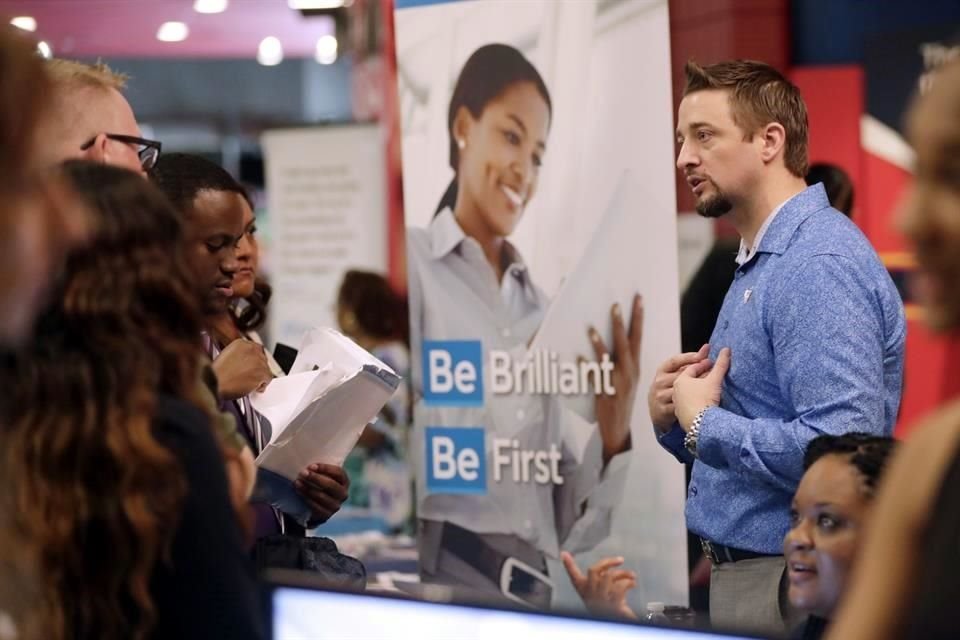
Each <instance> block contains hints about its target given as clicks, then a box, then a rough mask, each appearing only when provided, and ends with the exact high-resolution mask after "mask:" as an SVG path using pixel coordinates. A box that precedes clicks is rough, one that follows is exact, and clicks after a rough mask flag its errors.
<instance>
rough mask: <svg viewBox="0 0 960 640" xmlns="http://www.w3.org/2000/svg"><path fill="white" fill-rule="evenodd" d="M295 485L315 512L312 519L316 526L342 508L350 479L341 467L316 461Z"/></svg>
mask: <svg viewBox="0 0 960 640" xmlns="http://www.w3.org/2000/svg"><path fill="white" fill-rule="evenodd" d="M293 486H294V487H295V488H296V490H297V493H299V494H300V497H302V498H303V499H304V501H306V503H307V505H308V506H309V507H310V511H312V512H313V514H312V517H311V518H310V521H311V523H312V524H313V525H314V526H316V525H317V524H322V523H324V522H326V521H327V520H329V519H330V518H331V516H333V514H335V513H336V512H337V511H339V510H340V505H342V504H343V502H344V501H345V500H346V499H347V489H349V487H350V479H349V478H348V477H347V474H346V472H344V470H343V468H341V467H337V466H334V465H332V464H320V463H315V464H311V465H309V466H307V468H306V469H304V470H303V471H301V472H300V475H299V476H297V479H296V481H294V483H293Z"/></svg>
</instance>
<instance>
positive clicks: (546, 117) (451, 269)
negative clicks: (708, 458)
mask: <svg viewBox="0 0 960 640" xmlns="http://www.w3.org/2000/svg"><path fill="white" fill-rule="evenodd" d="M552 110H553V105H552V103H551V100H550V94H549V91H548V90H547V87H546V85H545V83H544V81H543V79H542V78H541V77H540V74H539V73H538V72H537V70H536V69H535V68H534V67H533V65H532V64H531V63H530V62H529V61H528V60H527V59H526V58H524V56H523V55H522V54H521V53H520V52H519V51H517V50H516V49H514V48H512V47H510V46H507V45H503V44H490V45H486V46H483V47H480V48H479V49H477V50H476V51H475V52H474V53H473V54H472V55H471V56H470V58H469V59H468V60H467V62H466V64H465V65H464V67H463V69H462V70H461V72H460V76H459V78H458V79H457V83H456V87H455V88H454V91H453V96H452V98H451V100H450V107H449V112H448V120H447V129H448V133H449V136H450V145H449V154H450V156H449V161H450V167H451V168H452V169H453V171H454V174H455V175H454V178H453V180H452V181H451V183H450V186H449V188H448V189H447V191H446V193H445V194H444V195H443V198H442V199H441V202H440V205H439V207H438V208H437V211H436V215H435V216H434V218H433V220H432V221H431V223H430V225H429V226H428V227H427V228H425V229H411V230H410V232H409V238H408V255H409V279H410V306H411V345H412V347H413V350H412V351H413V354H414V375H413V377H414V380H413V383H414V387H415V400H416V409H415V414H416V415H415V423H416V424H415V437H414V439H413V442H414V443H415V444H414V445H413V446H414V451H415V452H416V455H422V456H423V459H422V460H420V461H419V464H418V465H417V468H418V478H417V481H418V495H419V496H420V502H419V506H418V515H419V517H420V518H421V519H420V522H419V536H418V542H419V547H420V570H421V577H422V579H423V580H424V581H428V582H444V583H450V584H454V585H460V586H464V587H469V588H471V589H475V590H478V591H480V592H484V593H487V594H490V595H491V596H492V597H495V598H501V599H503V598H505V599H508V600H512V601H516V602H523V603H525V604H529V605H534V606H538V607H545V606H549V604H550V601H551V597H552V592H553V583H552V581H551V578H550V577H549V575H548V569H547V562H546V561H547V558H556V557H557V556H558V554H559V551H560V548H561V546H562V547H563V548H566V549H569V550H571V551H574V552H576V551H580V550H586V549H590V548H593V547H594V546H596V544H597V543H598V542H600V541H601V540H603V539H605V538H606V537H607V536H608V535H609V532H610V519H611V513H612V510H613V508H614V507H615V506H616V505H617V504H619V503H620V501H621V497H622V492H623V482H624V480H625V477H626V472H627V465H628V456H627V455H622V454H624V453H625V452H627V451H628V450H629V449H630V447H631V440H630V417H631V413H632V409H633V404H634V398H635V393H636V386H637V383H638V381H639V378H640V372H639V348H640V333H641V326H642V318H643V311H642V306H641V301H640V298H639V296H637V297H636V298H635V299H634V303H633V309H630V310H621V309H620V308H619V306H614V307H613V308H612V310H611V320H612V325H613V336H614V343H615V346H616V348H615V353H614V354H612V356H611V354H610V353H609V352H608V350H607V347H606V345H604V343H603V340H602V339H601V337H600V335H599V333H598V332H597V331H596V330H595V329H594V328H592V327H584V331H588V332H589V336H590V338H591V342H592V344H593V346H594V351H595V353H594V354H591V355H594V356H595V357H596V360H597V362H596V363H594V362H590V363H586V362H582V363H560V366H561V367H565V369H564V370H565V371H568V372H569V371H571V367H572V368H579V369H580V370H582V371H587V370H588V366H585V365H589V366H593V367H594V368H595V369H596V371H599V370H600V367H599V366H598V363H601V362H602V363H604V367H605V368H604V369H603V370H604V371H605V374H604V375H605V376H606V377H605V378H604V383H603V384H600V381H599V377H600V376H599V374H597V375H596V377H595V378H594V385H595V386H594V387H592V388H590V387H589V376H588V374H587V373H583V374H582V376H578V377H577V378H576V379H574V378H573V376H567V378H566V379H565V380H561V385H560V388H561V389H562V388H563V387H564V384H563V382H566V383H567V384H566V387H567V389H569V388H570V387H575V386H579V389H578V390H579V391H580V392H584V389H585V388H590V392H591V393H594V392H596V394H597V395H596V398H597V399H596V415H597V424H596V425H590V424H586V423H584V422H583V420H581V419H579V418H577V417H576V416H575V415H574V414H573V413H572V412H570V411H568V410H566V409H565V408H564V407H563V406H562V404H561V398H560V396H559V395H557V394H556V393H550V391H551V387H552V389H553V390H556V389H557V388H558V387H557V385H556V384H551V382H550V377H551V375H552V374H549V373H547V375H545V371H547V370H548V369H549V368H550V367H552V366H554V365H553V362H552V361H551V360H550V359H549V355H547V356H546V357H543V355H544V354H540V355H539V356H538V355H537V354H529V353H528V345H529V344H530V341H531V339H532V337H533V336H534V334H535V333H536V331H537V329H538V327H539V326H540V323H541V321H542V320H543V316H544V313H545V311H546V309H547V306H548V300H547V298H546V296H545V295H544V293H543V292H542V291H541V290H540V289H539V288H538V287H536V286H535V285H534V283H533V280H532V277H531V274H530V271H529V269H528V268H527V267H526V265H525V264H524V262H523V259H522V258H521V257H520V254H519V253H518V251H517V249H516V247H514V246H513V245H512V244H511V243H510V242H509V241H508V240H507V238H508V236H510V235H511V234H512V233H513V231H514V229H515V228H516V226H517V224H518V223H519V221H520V218H521V217H522V215H523V213H524V211H525V209H526V206H527V205H528V204H529V202H530V201H531V199H532V198H533V196H534V194H535V192H536V188H537V182H538V178H539V173H540V168H541V165H542V164H543V161H544V158H545V156H546V153H547V138H548V136H549V130H550V121H551V116H552ZM625 311H629V315H630V318H629V319H625V317H624V316H625ZM628 320H629V324H630V328H629V332H628V330H627V327H626V325H627V321H628ZM584 355H587V354H584ZM493 356H496V357H497V358H498V359H499V361H501V362H502V361H504V360H506V361H509V362H512V363H513V364H512V372H513V384H512V388H511V389H509V390H504V384H503V379H502V377H501V379H500V380H499V381H496V380H493V376H492V375H491V372H490V370H489V369H490V368H491V358H492V357H493ZM611 359H612V363H611ZM544 363H546V364H544ZM548 365H549V366H548ZM485 368H486V369H487V375H486V376H485V375H484V369H485ZM555 371H556V367H554V373H555ZM494 382H497V384H493V383H494ZM553 382H554V383H555V382H556V380H554V381H553Z"/></svg>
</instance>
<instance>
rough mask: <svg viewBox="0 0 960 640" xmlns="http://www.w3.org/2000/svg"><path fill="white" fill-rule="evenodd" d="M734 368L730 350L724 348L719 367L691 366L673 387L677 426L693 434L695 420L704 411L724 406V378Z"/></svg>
mask: <svg viewBox="0 0 960 640" xmlns="http://www.w3.org/2000/svg"><path fill="white" fill-rule="evenodd" d="M729 368H730V349H729V348H724V349H722V350H721V351H720V355H719V356H717V361H716V363H714V362H712V361H710V360H709V359H706V360H701V361H700V362H698V363H696V364H693V365H690V366H689V367H687V368H686V369H684V370H683V373H681V374H680V375H679V376H677V379H676V381H675V382H674V383H673V404H674V406H675V407H676V413H677V422H679V423H680V426H681V427H682V428H683V430H684V431H690V426H691V425H692V424H693V419H694V418H695V417H696V416H697V413H698V412H699V411H700V410H701V409H703V408H704V407H712V406H717V405H719V404H720V390H721V389H722V388H723V378H724V376H726V375H727V370H728V369H729Z"/></svg>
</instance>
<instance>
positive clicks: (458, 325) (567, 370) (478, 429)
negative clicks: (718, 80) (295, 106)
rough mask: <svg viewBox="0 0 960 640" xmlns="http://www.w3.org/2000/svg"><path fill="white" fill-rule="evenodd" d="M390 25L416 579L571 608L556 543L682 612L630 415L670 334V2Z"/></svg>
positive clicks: (671, 494)
mask: <svg viewBox="0 0 960 640" xmlns="http://www.w3.org/2000/svg"><path fill="white" fill-rule="evenodd" d="M395 17H396V43H397V44H396V46H397V67H398V69H397V75H398V89H399V100H400V112H401V114H402V121H401V127H402V132H401V133H402V149H403V188H404V210H405V216H406V226H407V231H408V233H407V271H408V278H409V301H410V320H411V322H410V325H411V336H410V337H411V352H412V356H413V363H414V364H413V380H412V382H413V387H414V413H415V424H414V428H413V433H412V437H411V441H410V445H409V448H410V451H411V456H412V457H413V463H414V468H415V473H416V479H417V496H418V504H417V516H418V546H419V565H420V578H421V580H422V581H424V582H440V583H446V584H454V585H459V586H462V587H465V588H467V589H470V590H472V591H476V592H478V595H479V594H484V595H486V596H488V597H492V598H495V599H501V600H503V601H504V602H505V603H507V602H512V603H522V604H525V605H530V606H533V607H541V608H546V607H551V606H552V607H560V608H573V607H577V606H580V602H579V598H578V596H577V594H576V591H575V590H574V589H573V587H572V585H571V583H570V581H569V579H568V578H567V575H566V572H565V571H564V569H563V566H562V565H561V564H560V560H559V554H560V552H561V551H562V550H566V551H570V552H571V553H573V554H574V556H575V558H576V560H577V562H578V563H579V564H580V566H581V568H582V569H584V570H585V569H586V567H587V566H589V565H590V564H592V563H593V562H594V561H596V560H598V559H600V558H601V557H604V556H610V555H618V556H623V557H624V558H625V563H624V565H625V567H626V568H628V569H631V570H633V571H635V572H636V573H637V581H638V586H637V588H636V589H634V590H633V592H632V593H631V596H630V598H631V605H632V606H633V607H634V609H635V610H641V611H642V610H643V607H644V606H645V604H646V603H647V602H649V601H662V602H665V603H667V604H678V605H685V604H686V602H687V571H686V538H685V528H684V522H683V500H684V486H683V468H682V467H681V466H680V465H678V464H677V463H676V462H675V461H674V459H673V458H672V457H671V456H669V455H667V454H666V453H665V452H664V451H663V450H661V449H660V447H659V445H657V443H656V441H655V438H654V435H653V431H652V427H651V425H650V421H649V417H648V415H647V411H646V390H647V388H648V387H649V384H650V381H651V380H652V377H653V375H654V372H655V370H656V367H657V365H658V363H660V362H661V361H662V360H664V359H665V358H667V357H669V356H670V355H673V354H674V353H676V352H678V351H679V342H680V341H679V319H678V306H679V305H678V292H677V287H678V283H677V280H678V276H677V239H676V203H675V200H674V173H673V172H674V168H673V132H672V128H673V124H672V123H673V118H672V114H671V85H670V50H669V40H668V38H669V26H668V15H667V2H666V0H523V1H518V0H470V1H453V0H448V1H443V0H439V1H438V0H434V1H430V0H397V12H396V16H395ZM637 294H639V295H640V296H642V311H640V310H639V308H638V307H639V305H638V306H637V307H635V304H636V303H635V296H636V295H637ZM641 315H642V317H643V322H642V340H641V335H640V329H641V326H640V325H641V323H640V322H639V319H640V317H641ZM617 327H621V330H620V331H616V328H617ZM631 327H632V329H631ZM635 363H636V364H635Z"/></svg>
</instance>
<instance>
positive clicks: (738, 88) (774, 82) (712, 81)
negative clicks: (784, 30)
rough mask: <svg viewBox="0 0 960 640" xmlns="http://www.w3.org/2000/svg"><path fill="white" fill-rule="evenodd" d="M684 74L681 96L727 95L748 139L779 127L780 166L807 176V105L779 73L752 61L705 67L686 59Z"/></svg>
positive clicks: (722, 63) (798, 91)
mask: <svg viewBox="0 0 960 640" xmlns="http://www.w3.org/2000/svg"><path fill="white" fill-rule="evenodd" d="M684 72H685V73H686V76H687V84H686V86H685V87H684V88H683V95H684V96H688V95H690V94H691V93H695V92H697V91H704V90H707V89H721V90H725V91H729V92H730V110H731V111H732V113H733V121H734V122H735V123H736V125H737V126H738V127H740V128H741V129H743V131H744V133H746V135H747V139H748V140H749V139H751V138H752V137H753V134H754V132H755V131H757V129H759V128H760V127H762V126H764V125H767V124H769V123H771V122H777V123H779V124H781V125H782V126H783V129H784V131H785V132H786V140H785V142H784V145H783V163H784V165H786V167H787V170H788V171H790V173H792V174H793V175H795V176H797V177H800V178H802V177H804V176H805V175H806V174H807V129H808V123H807V106H806V105H805V104H804V102H803V98H802V97H801V96H800V90H799V89H797V87H796V86H795V85H793V84H792V83H790V82H789V81H788V80H787V79H786V78H784V77H783V75H782V74H781V73H780V72H779V71H777V70H776V69H774V68H773V67H771V66H770V65H768V64H765V63H763V62H755V61H753V60H731V61H728V62H719V63H717V64H712V65H708V66H706V67H703V66H700V65H699V64H697V63H696V62H694V61H693V60H690V61H689V62H687V64H686V66H685V67H684Z"/></svg>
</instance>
